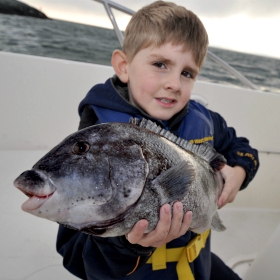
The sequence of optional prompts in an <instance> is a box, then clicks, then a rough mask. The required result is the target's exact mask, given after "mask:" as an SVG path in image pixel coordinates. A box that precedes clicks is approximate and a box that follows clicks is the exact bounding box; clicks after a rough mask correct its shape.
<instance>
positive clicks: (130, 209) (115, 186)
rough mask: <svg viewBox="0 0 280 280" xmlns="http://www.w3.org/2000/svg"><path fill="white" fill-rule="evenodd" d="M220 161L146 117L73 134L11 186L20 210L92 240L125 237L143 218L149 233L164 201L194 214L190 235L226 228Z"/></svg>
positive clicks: (222, 161) (211, 151)
mask: <svg viewBox="0 0 280 280" xmlns="http://www.w3.org/2000/svg"><path fill="white" fill-rule="evenodd" d="M225 162H226V161H225V159H224V157H223V156H221V155H220V154H218V153H217V152H216V151H215V150H214V148H213V147H212V146H211V145H210V144H200V145H194V144H191V143H190V142H188V141H186V140H184V139H181V138H178V137H176V136H175V135H173V134H172V133H170V132H169V131H166V130H165V129H163V128H161V127H160V126H158V125H157V124H156V123H154V122H152V121H149V120H146V119H142V120H139V119H136V118H134V119H131V120H130V123H129V124H128V123H104V124H99V125H94V126H91V127H88V128H85V129H83V130H80V131H78V132H76V133H73V134H71V135H70V136H68V137H67V138H66V139H64V140H63V141H62V142H61V143H60V144H58V145H57V146H56V147H54V148H53V149H52V150H51V151H50V152H48V153H47V154H46V155H45V156H44V157H43V158H41V159H40V160H39V161H38V162H37V163H36V164H35V165H34V166H33V168H32V169H31V170H28V171H26V172H24V173H22V174H21V175H20V176H19V177H18V178H17V179H16V180H15V181H14V185H15V186H16V187H17V188H18V189H19V190H21V191H22V192H23V193H25V194H26V195H27V196H28V197H29V199H28V200H27V201H26V202H25V203H24V204H23V205H22V209H23V210H24V211H26V212H29V213H31V214H33V215H35V216H38V217H42V218H46V219H49V220H52V221H55V222H58V223H60V224H62V225H64V226H66V227H70V228H73V229H76V230H80V231H83V232H85V233H88V234H93V235H98V236H103V237H109V236H120V235H124V234H126V233H128V232H129V231H130V230H131V228H132V227H133V226H134V224H135V223H136V222H137V221H138V220H139V219H147V220H148V222H149V226H148V229H147V232H149V231H151V230H152V229H154V228H155V227H156V225H157V222H158V220H159V208H160V206H161V205H163V204H165V203H170V204H171V205H173V203H174V202H175V201H181V202H182V203H183V209H184V211H185V212H186V211H188V210H191V211H192V212H193V218H192V222H191V225H190V230H192V231H194V232H196V233H201V232H203V231H205V230H206V229H208V228H213V229H215V230H218V231H222V230H224V229H225V227H224V226H223V224H222V222H221V221H220V219H219V216H218V213H217V199H218V196H219V194H220V193H221V191H222V188H223V179H222V176H221V173H220V171H219V170H220V169H221V168H222V167H223V166H224V164H225Z"/></svg>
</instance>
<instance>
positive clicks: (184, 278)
mask: <svg viewBox="0 0 280 280" xmlns="http://www.w3.org/2000/svg"><path fill="white" fill-rule="evenodd" d="M91 106H92V108H93V109H94V112H95V114H96V115H97V117H98V123H106V122H124V123H128V122H129V119H130V118H131V117H138V118H140V119H141V118H142V116H141V115H131V114H128V113H124V112H119V111H115V110H110V109H107V108H103V107H99V106H96V105H91ZM178 136H179V137H181V138H183V139H186V140H188V141H190V142H191V143H194V144H200V143H203V142H208V143H210V144H212V145H213V142H214V125H213V121H212V118H211V116H210V113H209V111H208V110H207V109H206V108H205V107H203V106H202V105H200V104H199V103H197V102H195V101H192V100H191V101H190V104H189V111H188V113H187V114H186V116H185V117H184V118H183V119H182V121H181V124H180V127H179V129H178ZM209 233H210V230H207V231H206V232H204V233H202V234H199V235H196V236H195V237H194V238H193V239H192V240H191V241H190V242H189V243H188V244H187V245H186V246H183V247H176V248H166V245H164V246H162V247H160V248H157V249H156V250H155V252H154V253H153V255H152V256H151V257H150V258H149V260H148V261H147V264H148V265H151V266H152V269H153V270H154V271H157V270H162V269H166V267H167V263H168V262H173V263H174V262H177V264H176V271H177V276H178V279H179V280H194V279H195V278H194V276H193V272H192V269H191V264H192V263H193V262H194V261H195V260H196V258H197V257H198V255H199V254H200V252H201V250H202V249H203V248H204V247H205V245H206V242H207V239H208V236H209ZM175 243H176V240H175ZM208 243H209V242H208ZM207 248H208V250H209V254H210V249H209V244H208V245H207ZM208 257H210V256H209V255H208ZM209 265H210V264H209V263H208V262H207V261H206V259H205V260H200V265H199V267H200V268H199V269H198V270H199V271H200V272H199V273H201V276H202V275H204V276H205V275H207V274H208V273H207V272H206V271H203V270H204V269H206V267H208V269H210V267H209ZM206 270H207V269H206ZM134 273H135V272H134ZM134 273H133V274H134ZM204 276H202V278H203V279H204ZM128 278H129V277H128ZM198 278H200V277H198Z"/></svg>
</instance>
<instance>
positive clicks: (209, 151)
mask: <svg viewBox="0 0 280 280" xmlns="http://www.w3.org/2000/svg"><path fill="white" fill-rule="evenodd" d="M129 123H131V124H134V125H136V126H139V127H143V128H146V129H148V130H150V131H153V132H154V133H157V134H159V135H161V136H163V137H164V138H166V139H168V140H169V141H171V142H173V143H175V144H176V145H178V146H179V147H181V148H182V149H184V150H186V151H188V152H189V153H193V154H195V155H197V156H198V157H200V158H202V159H204V160H206V161H207V162H209V164H210V166H211V167H212V168H213V169H214V171H218V170H220V169H221V168H223V166H224V165H225V164H226V159H225V158H224V157H223V156H222V155H221V154H219V153H218V152H217V151H216V150H215V149H214V148H213V147H212V146H211V145H210V144H209V143H206V142H205V143H202V144H199V145H196V144H192V143H190V142H189V141H187V140H185V139H182V138H180V137H177V136H176V135H174V134H173V133H171V132H170V131H168V130H166V129H164V128H162V127H160V126H159V125H157V124H156V123H155V122H152V121H150V120H147V119H145V118H143V119H141V120H140V119H139V118H130V120H129Z"/></svg>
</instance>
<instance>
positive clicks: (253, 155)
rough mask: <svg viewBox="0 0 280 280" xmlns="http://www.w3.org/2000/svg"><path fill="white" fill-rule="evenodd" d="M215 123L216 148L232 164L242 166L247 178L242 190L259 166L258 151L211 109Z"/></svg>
mask: <svg viewBox="0 0 280 280" xmlns="http://www.w3.org/2000/svg"><path fill="white" fill-rule="evenodd" d="M210 114H211V116H212V119H213V123H214V148H215V149H216V150H217V151H218V152H219V153H221V154H223V155H224V156H225V158H226V159H227V164H228V165H230V166H232V167H233V166H241V167H243V168H244V170H245V172H246V178H245V180H244V182H243V184H242V186H241V188H240V189H241V190H242V189H244V188H246V187H247V186H248V184H249V183H250V182H251V180H252V179H253V178H254V176H255V175H256V173H257V170H258V168H259V158H258V151H257V150H256V149H253V148H252V147H251V146H250V145H249V140H248V139H246V138H244V137H237V136H236V132H235V129H234V128H233V127H228V126H227V123H226V121H225V120H224V119H223V118H222V117H221V116H220V115H219V114H218V113H216V112H212V111H210Z"/></svg>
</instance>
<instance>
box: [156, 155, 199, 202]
mask: <svg viewBox="0 0 280 280" xmlns="http://www.w3.org/2000/svg"><path fill="white" fill-rule="evenodd" d="M194 179H195V170H194V167H193V165H192V164H191V163H189V162H186V161H182V162H180V163H179V164H177V165H176V166H173V167H172V168H170V169H168V170H167V171H165V172H163V173H162V174H160V175H159V176H158V177H157V178H156V179H155V180H154V181H153V185H154V187H155V189H156V191H157V193H158V194H159V195H160V196H161V200H162V203H167V202H171V201H174V200H178V199H180V198H182V197H183V196H185V195H186V193H187V191H188V188H189V186H190V185H191V184H192V183H193V181H194Z"/></svg>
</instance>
